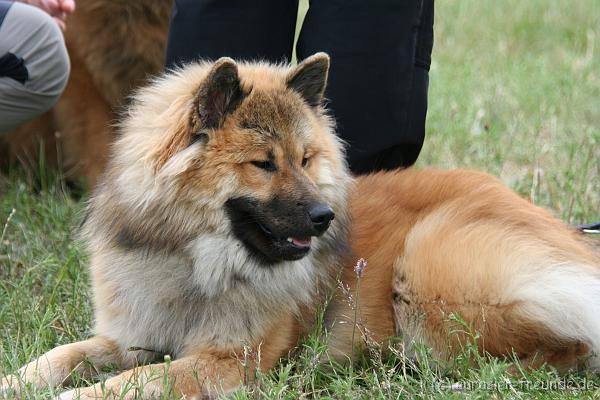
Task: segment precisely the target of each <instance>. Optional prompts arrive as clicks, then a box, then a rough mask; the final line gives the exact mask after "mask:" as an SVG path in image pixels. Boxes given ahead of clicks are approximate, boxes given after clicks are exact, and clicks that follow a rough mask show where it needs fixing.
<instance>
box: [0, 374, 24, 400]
mask: <svg viewBox="0 0 600 400" xmlns="http://www.w3.org/2000/svg"><path fill="white" fill-rule="evenodd" d="M19 393H20V382H19V377H18V376H16V375H8V376H5V377H4V378H2V380H0V399H15V398H18V397H19Z"/></svg>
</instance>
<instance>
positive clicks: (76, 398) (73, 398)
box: [54, 389, 102, 400]
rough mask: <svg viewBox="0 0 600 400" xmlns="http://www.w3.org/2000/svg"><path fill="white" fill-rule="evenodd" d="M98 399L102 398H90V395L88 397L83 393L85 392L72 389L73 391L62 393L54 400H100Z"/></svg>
mask: <svg viewBox="0 0 600 400" xmlns="http://www.w3.org/2000/svg"><path fill="white" fill-rule="evenodd" d="M98 398H102V397H96V396H93V397H90V396H88V395H86V394H85V393H83V391H81V390H80V389H72V390H68V391H66V392H62V393H61V394H60V395H58V396H57V397H55V398H54V400H91V399H98Z"/></svg>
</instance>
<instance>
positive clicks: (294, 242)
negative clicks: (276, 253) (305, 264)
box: [257, 222, 312, 260]
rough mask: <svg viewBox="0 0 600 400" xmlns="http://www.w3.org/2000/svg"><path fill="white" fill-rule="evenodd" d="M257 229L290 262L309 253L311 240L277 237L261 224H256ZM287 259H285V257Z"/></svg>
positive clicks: (309, 238) (307, 238) (306, 238)
mask: <svg viewBox="0 0 600 400" xmlns="http://www.w3.org/2000/svg"><path fill="white" fill-rule="evenodd" d="M257 225H258V227H259V228H260V230H261V231H262V233H263V234H264V235H265V237H266V238H267V239H269V240H270V241H271V242H272V243H273V245H274V246H276V247H278V248H279V250H280V252H282V254H285V255H288V256H289V257H290V258H289V259H291V260H297V259H300V258H302V257H304V256H305V255H306V253H308V252H309V251H310V245H311V243H312V238H311V237H310V236H308V237H292V236H289V237H277V236H275V235H274V234H273V232H271V231H270V230H269V229H267V228H266V227H265V226H264V225H263V224H261V223H260V222H257ZM285 258H287V257H285Z"/></svg>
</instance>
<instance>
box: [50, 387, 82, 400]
mask: <svg viewBox="0 0 600 400" xmlns="http://www.w3.org/2000/svg"><path fill="white" fill-rule="evenodd" d="M77 398H78V397H76V395H75V389H73V390H68V391H66V392H62V393H61V394H59V395H58V396H56V397H55V398H54V400H73V399H77Z"/></svg>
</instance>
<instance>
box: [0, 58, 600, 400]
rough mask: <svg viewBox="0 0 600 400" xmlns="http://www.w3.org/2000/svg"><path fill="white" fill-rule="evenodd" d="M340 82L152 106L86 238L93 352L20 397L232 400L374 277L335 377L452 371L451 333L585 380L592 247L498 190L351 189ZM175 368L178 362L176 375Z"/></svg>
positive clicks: (140, 99) (346, 332)
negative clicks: (400, 358)
mask: <svg viewBox="0 0 600 400" xmlns="http://www.w3.org/2000/svg"><path fill="white" fill-rule="evenodd" d="M328 66H329V58H328V57H327V55H325V54H322V53H321V54H317V55H314V56H312V57H310V58H308V59H306V60H305V61H304V62H303V63H301V64H300V65H298V66H297V67H282V66H273V65H268V64H244V63H236V62H234V61H233V60H231V59H228V58H223V59H220V60H218V61H217V62H215V63H213V64H209V63H204V64H197V65H192V66H189V67H186V68H185V69H183V70H181V71H178V72H176V73H173V74H169V75H166V76H164V77H163V78H161V79H159V80H157V81H155V82H154V83H153V84H152V85H150V86H149V87H147V88H145V89H143V90H141V91H140V92H139V93H138V94H137V96H136V97H135V100H134V102H133V104H132V105H131V108H130V110H129V114H128V116H127V117H126V118H125V119H124V121H123V123H122V126H121V131H122V136H121V137H120V138H119V140H118V141H117V143H116V145H115V147H114V154H113V157H112V159H111V161H110V163H109V167H108V170H107V173H106V174H105V175H104V177H103V179H102V180H101V183H100V185H99V186H98V189H97V191H96V193H95V195H94V196H93V198H92V200H91V202H90V205H89V215H88V217H87V220H86V222H85V224H84V231H85V236H86V237H87V239H88V243H89V250H90V252H91V270H92V279H93V288H94V306H95V328H94V333H95V336H94V337H92V338H91V339H89V340H86V341H83V342H78V343H73V344H69V345H65V346H61V347H58V348H56V349H54V350H52V351H50V352H48V353H47V354H45V355H43V356H42V357H41V358H40V359H38V360H37V361H34V362H32V363H30V364H29V365H27V366H25V367H24V368H22V369H21V370H20V371H19V375H20V377H17V376H13V377H7V378H5V380H4V385H5V388H6V387H8V386H9V385H15V384H16V382H17V379H18V378H21V379H23V380H24V381H26V382H31V383H33V384H35V385H58V384H61V383H65V382H68V381H69V376H70V374H71V371H72V370H73V369H76V370H78V372H80V373H84V372H93V371H97V370H99V369H101V368H102V367H103V366H106V365H117V366H119V367H120V368H121V369H122V370H124V372H123V373H122V374H120V375H118V376H115V377H113V378H110V379H108V380H107V381H106V382H105V383H103V384H97V385H95V386H92V387H88V388H82V389H76V390H74V391H69V392H65V393H64V394H63V395H62V396H61V398H63V399H71V398H73V397H74V396H76V393H79V392H80V394H81V395H82V397H83V398H96V397H101V396H109V397H112V396H116V395H117V394H118V393H121V392H123V391H124V390H125V389H126V388H127V387H133V388H134V389H132V390H130V391H129V392H128V393H127V395H126V397H127V396H128V398H134V397H143V398H150V397H152V396H158V395H160V394H162V393H164V391H165V390H170V389H166V388H171V389H172V390H174V392H175V393H176V394H177V395H185V396H193V395H208V394H210V393H212V392H215V391H219V390H225V391H227V390H232V389H234V388H236V387H238V386H239V385H240V384H241V383H242V381H243V377H244V371H245V368H244V367H243V366H242V364H241V362H240V360H243V359H244V355H243V353H244V350H245V349H248V348H253V349H254V354H257V353H259V354H260V358H257V360H256V363H257V364H258V365H256V366H257V367H259V368H260V369H263V370H264V369H269V368H272V367H273V366H275V365H276V363H277V362H278V360H279V358H280V357H282V356H284V355H286V354H287V353H288V352H289V351H290V349H292V348H293V347H294V346H295V344H296V343H297V341H298V339H299V338H300V337H301V336H302V335H303V334H304V333H305V332H306V330H307V329H309V328H310V324H311V322H312V321H313V318H314V315H313V313H314V310H315V306H316V305H318V304H321V303H322V301H323V299H324V297H325V296H327V295H328V294H330V293H332V291H333V290H335V289H334V288H335V287H336V284H335V283H336V277H337V276H340V274H341V279H342V283H343V285H345V286H349V287H350V290H353V289H354V282H355V280H356V279H355V271H354V264H355V261H356V259H358V258H359V257H363V258H365V259H367V261H368V267H367V268H366V269H365V270H364V271H363V272H362V277H361V286H360V290H361V295H360V300H359V304H358V310H359V311H360V313H359V316H358V319H357V320H355V319H354V311H353V310H352V309H350V305H349V304H348V301H347V298H344V296H343V295H341V296H340V295H337V296H334V298H333V300H332V301H331V302H330V303H329V306H328V308H327V310H326V326H327V329H328V337H329V346H330V355H331V356H332V357H335V358H338V359H348V358H352V357H353V356H354V354H353V349H358V350H360V349H363V348H364V343H365V336H366V337H368V339H369V340H373V341H376V342H382V343H383V342H386V341H387V340H388V339H390V338H391V337H393V336H395V335H398V336H401V337H402V339H403V340H404V341H405V342H406V344H407V346H406V348H407V349H408V350H409V351H410V348H411V345H412V344H413V343H415V341H424V342H425V343H427V344H428V345H430V346H432V347H433V349H434V350H435V351H436V353H437V354H438V355H439V356H440V357H452V356H453V355H454V354H455V353H456V352H457V351H458V347H459V346H457V344H459V343H458V342H459V341H461V340H463V339H464V338H462V337H460V336H450V335H449V330H450V329H451V325H450V324H449V322H448V316H449V315H450V313H456V314H460V315H461V316H462V318H463V319H464V320H465V321H466V322H467V323H468V324H469V325H471V326H473V327H474V329H476V330H477V331H479V332H480V333H481V335H482V336H481V340H480V341H479V342H478V344H479V346H480V351H481V352H482V354H483V353H489V354H492V355H497V356H510V355H511V354H513V353H512V352H513V351H515V352H516V354H518V355H519V356H520V357H521V358H522V359H523V361H524V362H526V363H528V362H531V365H532V366H535V365H537V364H536V362H545V361H546V362H549V363H551V364H552V365H554V366H556V367H558V368H560V369H569V368H573V367H577V366H578V364H579V362H580V357H583V356H587V355H590V354H592V353H593V352H597V351H598V350H599V349H600V318H599V316H598V313H597V309H598V307H599V306H600V259H599V257H598V255H597V254H594V253H593V250H592V249H591V248H590V247H589V246H588V244H587V243H585V242H584V240H583V239H582V238H581V237H580V236H579V235H578V234H577V233H576V232H575V231H573V230H572V229H569V228H567V227H566V226H564V225H563V224H562V223H561V222H559V221H557V220H556V219H554V218H552V217H551V216H550V215H549V214H548V213H547V212H546V211H544V210H542V209H540V208H538V207H535V206H534V205H531V204H530V203H528V202H526V201H524V200H522V199H520V198H519V197H518V196H517V195H515V194H514V193H513V192H511V191H510V190H509V189H507V188H506V187H505V186H503V185H502V184H501V183H500V182H499V181H498V180H496V179H495V178H493V177H490V176H488V175H486V174H483V173H478V172H468V171H436V170H426V171H416V170H411V169H409V170H404V171H396V172H389V173H378V174H375V175H371V176H367V177H362V178H357V179H355V180H354V181H353V180H352V179H351V177H350V176H349V174H348V170H347V168H346V165H345V162H344V157H343V151H342V145H341V144H340V142H339V140H338V138H337V137H336V136H335V134H334V132H333V127H332V121H331V120H330V118H329V117H328V116H327V115H326V112H325V110H324V109H323V107H322V105H321V100H322V95H323V91H324V88H325V84H326V78H327V71H328ZM365 134H368V132H365ZM334 213H335V214H334ZM358 322H360V329H361V332H362V333H364V335H362V334H356V335H354V334H353V331H354V330H355V328H354V327H353V326H354V324H355V323H358ZM449 338H450V340H449ZM353 339H354V343H353V342H352V340H353ZM384 347H385V346H384ZM132 348H133V349H135V351H131V349H132ZM128 349H129V351H128ZM164 354H169V355H170V356H171V358H172V360H173V361H171V362H170V363H169V364H160V363H159V362H161V361H162V358H163V355H164ZM84 360H86V363H84V362H83V361H84ZM588 361H589V364H588V365H589V366H590V367H592V368H597V367H598V366H599V362H598V358H596V357H595V356H593V357H591V358H590V359H589V360H588ZM152 362H156V363H159V364H149V363H152ZM88 363H89V364H91V366H92V367H93V368H91V369H90V371H85V370H83V369H82V366H83V365H88ZM143 364H146V365H143ZM138 365H143V366H138ZM249 370H250V371H251V370H252V368H251V367H250V368H249ZM165 382H168V383H169V385H165ZM132 383H136V385H133V386H132ZM136 387H143V388H144V390H143V393H141V392H139V391H137V390H136V389H135V388H136Z"/></svg>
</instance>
